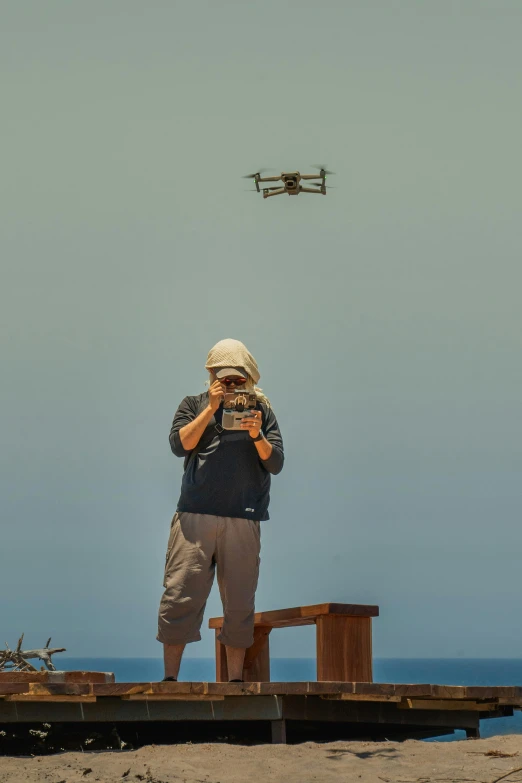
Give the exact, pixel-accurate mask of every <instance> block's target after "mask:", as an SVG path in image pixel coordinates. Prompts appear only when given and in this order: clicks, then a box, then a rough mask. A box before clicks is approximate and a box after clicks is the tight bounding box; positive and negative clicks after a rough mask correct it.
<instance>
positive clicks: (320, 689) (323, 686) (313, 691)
mask: <svg viewBox="0 0 522 783" xmlns="http://www.w3.org/2000/svg"><path fill="white" fill-rule="evenodd" d="M274 684H275V683H274ZM354 685H355V683H353V682H309V683H308V694H309V695H310V696H319V695H321V694H322V693H353V689H354Z"/></svg>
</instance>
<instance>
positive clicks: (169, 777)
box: [0, 735, 522, 783]
mask: <svg viewBox="0 0 522 783" xmlns="http://www.w3.org/2000/svg"><path fill="white" fill-rule="evenodd" d="M501 780H502V781H503V783H515V782H516V781H518V782H519V783H520V782H521V781H522V735H509V736H500V737H493V738H489V739H485V740H463V741H453V742H421V741H419V740H407V741H406V742H332V743H324V744H318V743H313V742H307V743H304V744H301V745H275V746H274V745H256V746H242V745H227V744H224V743H223V744H222V743H216V744H194V745H192V744H183V745H170V746H165V745H147V746H144V747H142V748H140V749H139V750H132V751H125V750H123V751H100V752H91V753H88V752H86V753H61V754H57V755H53V756H39V757H32V758H30V757H12V756H8V757H6V756H4V757H0V783H7V781H8V782H9V783H32V781H46V783H76V781H82V783H86V781H88V783H91V782H92V781H103V783H112V781H119V782H120V783H122V781H125V783H136V782H137V781H145V783H171V782H172V783H174V781H176V783H183V782H185V783H246V782H247V781H253V783H266V782H270V783H271V782H272V781H273V782H274V783H275V781H277V783H316V782H317V783H323V782H324V783H328V781H339V782H341V781H342V782H343V783H344V781H346V783H352V782H353V783H381V782H383V783H443V781H444V783H451V782H452V781H455V783H457V782H458V783H461V782H462V783H494V781H501Z"/></svg>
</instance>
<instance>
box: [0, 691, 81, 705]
mask: <svg viewBox="0 0 522 783" xmlns="http://www.w3.org/2000/svg"><path fill="white" fill-rule="evenodd" d="M3 698H4V700H5V701H16V702H21V701H24V702H39V703H44V702H51V703H55V704H56V703H58V702H66V703H67V704H74V703H77V702H79V703H82V704H88V703H89V702H95V701H96V696H87V695H85V696H65V695H64V696H46V695H44V694H41V693H40V694H35V693H17V694H13V695H12V696H4V697H3Z"/></svg>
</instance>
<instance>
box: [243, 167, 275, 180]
mask: <svg viewBox="0 0 522 783" xmlns="http://www.w3.org/2000/svg"><path fill="white" fill-rule="evenodd" d="M273 170H274V169H258V170H257V171H256V172H254V174H243V177H242V179H254V178H255V177H260V176H261V175H262V174H264V173H265V171H273Z"/></svg>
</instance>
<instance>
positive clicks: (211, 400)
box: [208, 381, 225, 413]
mask: <svg viewBox="0 0 522 783" xmlns="http://www.w3.org/2000/svg"><path fill="white" fill-rule="evenodd" d="M224 391H225V389H224V387H223V385H222V383H221V382H220V381H214V383H213V384H212V386H211V387H210V389H209V390H208V404H209V406H210V410H211V411H212V413H215V412H216V411H217V409H218V408H219V406H220V405H221V400H222V399H223V394H224Z"/></svg>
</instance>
